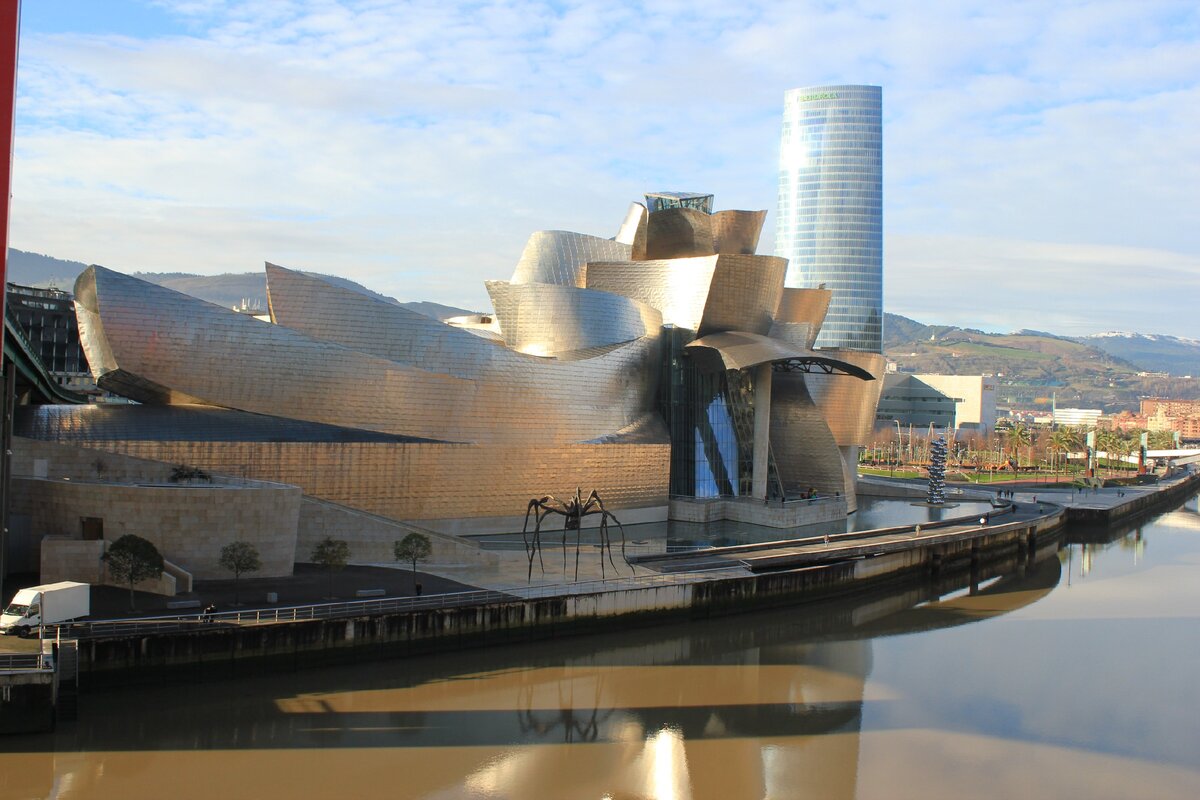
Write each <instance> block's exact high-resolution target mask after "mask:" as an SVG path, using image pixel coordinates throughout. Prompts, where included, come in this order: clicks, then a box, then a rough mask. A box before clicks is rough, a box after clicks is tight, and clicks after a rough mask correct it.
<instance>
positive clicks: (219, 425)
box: [13, 403, 437, 447]
mask: <svg viewBox="0 0 1200 800" xmlns="http://www.w3.org/2000/svg"><path fill="white" fill-rule="evenodd" d="M15 412H16V413H15V415H14V418H13V435H14V436H24V437H26V438H29V439H43V440H46V441H54V442H71V443H74V444H78V445H81V446H83V447H94V446H96V445H97V443H103V442H114V441H148V442H399V443H413V442H436V441H437V440H435V439H420V438H417V437H413V436H398V435H396V434H392V433H379V432H377V431H364V430H360V429H358V428H339V427H337V426H336V425H323V424H321V423H319V422H304V421H303V420H297V419H287V418H286V417H272V416H268V415H266V414H251V413H249V412H246V411H235V410H234V409H230V408H218V407H217V406H196V405H163V406H160V405H132V404H127V403H96V404H90V405H77V406H67V405H57V406H50V405H44V406H41V405H40V406H18V407H17V408H16V409H15Z"/></svg>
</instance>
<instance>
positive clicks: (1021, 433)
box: [1004, 422, 1033, 466]
mask: <svg viewBox="0 0 1200 800" xmlns="http://www.w3.org/2000/svg"><path fill="white" fill-rule="evenodd" d="M1004 438H1005V439H1006V440H1007V442H1008V446H1009V448H1010V449H1011V450H1012V454H1013V459H1014V460H1015V461H1016V463H1017V464H1018V466H1019V465H1020V463H1021V448H1022V447H1028V446H1029V445H1030V443H1032V442H1033V433H1032V432H1031V431H1030V430H1029V428H1026V427H1025V426H1024V425H1022V424H1021V423H1020V422H1017V423H1014V424H1013V426H1012V427H1011V428H1009V429H1008V433H1007V434H1005V437H1004Z"/></svg>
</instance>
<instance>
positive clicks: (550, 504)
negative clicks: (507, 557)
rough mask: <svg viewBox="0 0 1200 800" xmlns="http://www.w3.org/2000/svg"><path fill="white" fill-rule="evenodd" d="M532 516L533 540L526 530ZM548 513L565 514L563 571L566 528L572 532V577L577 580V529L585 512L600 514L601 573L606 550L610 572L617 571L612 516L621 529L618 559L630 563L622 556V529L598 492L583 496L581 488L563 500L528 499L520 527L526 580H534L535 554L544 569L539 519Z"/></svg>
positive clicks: (546, 498)
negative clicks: (526, 563)
mask: <svg viewBox="0 0 1200 800" xmlns="http://www.w3.org/2000/svg"><path fill="white" fill-rule="evenodd" d="M530 514H532V515H533V532H532V533H533V538H532V540H531V539H530V538H529V536H528V535H527V534H528V532H529V515H530ZM551 514H558V515H560V516H562V517H565V518H566V520H565V521H564V523H563V533H562V547H563V571H564V572H566V569H567V531H572V530H573V531H575V580H579V546H580V528H582V527H583V526H582V524H581V523H582V522H583V518H584V517H585V516H587V515H588V514H599V515H600V574H601V575H604V574H605V573H604V554H605V550H607V551H608V563H609V564H612V568H613V571H616V569H617V565H616V563H614V562H613V557H612V540H611V539H610V538H609V535H608V521H609V520H610V519H611V520H612V521H613V522H614V523H616V526H617V528H618V529H619V530H620V531H621V558H622V559H624V560H625V563H626V564H628V563H629V559H627V558H626V557H625V528H623V527H622V526H621V523H620V521H618V520H617V518H616V517H614V516H613V515H612V514H611V513H609V512H608V511H606V510H605V508H604V502H603V501H602V500H601V499H600V495H598V494H596V492H595V490H592V493H591V494H589V495H588V496H587V499H586V500H585V499H584V498H583V490H582V489H576V490H575V496H574V497H572V498H571V499H570V500H567V501H566V502H563V501H562V500H559V499H558V498H557V497H554V496H553V495H546V496H545V497H541V498H534V499H533V500H530V501H529V505H528V506H527V507H526V508H525V525H524V527H522V528H521V539H522V540H523V541H524V542H525V553H526V555H528V556H529V576H528V578H527V579H528V580H533V559H534V557H535V556H536V557H537V559H538V562H539V563H540V564H541V565H542V572H545V571H546V562H545V561H544V560H543V559H542V522H543V521H544V520H545V519H546V517H548V516H550V515H551Z"/></svg>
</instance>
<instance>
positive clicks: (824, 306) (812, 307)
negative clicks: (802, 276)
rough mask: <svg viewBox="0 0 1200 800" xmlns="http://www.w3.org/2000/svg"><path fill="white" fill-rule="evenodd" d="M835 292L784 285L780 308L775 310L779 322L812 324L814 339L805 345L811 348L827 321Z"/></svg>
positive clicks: (776, 319)
mask: <svg viewBox="0 0 1200 800" xmlns="http://www.w3.org/2000/svg"><path fill="white" fill-rule="evenodd" d="M832 298H833V292H831V291H829V290H828V289H793V288H792V287H790V286H787V287H784V289H783V295H782V296H781V297H780V298H779V309H778V310H777V311H776V312H775V321H776V322H777V323H784V324H788V323H808V324H809V325H810V326H811V330H812V336H813V339H810V340H809V342H808V344H806V345H805V347H808V348H809V349H810V350H811V349H812V347H813V343H814V341H815V339H816V336H817V334H818V333H819V332H820V330H821V325H823V324H824V323H825V313H826V312H827V311H829V301H830V300H831V299H832Z"/></svg>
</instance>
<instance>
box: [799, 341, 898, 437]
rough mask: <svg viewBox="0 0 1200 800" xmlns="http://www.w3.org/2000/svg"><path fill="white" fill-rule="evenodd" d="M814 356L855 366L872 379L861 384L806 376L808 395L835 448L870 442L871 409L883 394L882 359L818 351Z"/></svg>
mask: <svg viewBox="0 0 1200 800" xmlns="http://www.w3.org/2000/svg"><path fill="white" fill-rule="evenodd" d="M816 352H817V353H820V354H821V355H824V356H827V357H829V358H836V359H837V360H839V361H846V362H849V363H851V364H856V365H858V366H859V367H861V368H862V369H864V370H866V371H867V372H869V373H871V374H872V375H874V376H875V380H873V381H863V380H859V379H858V378H853V377H850V376H848V375H823V374H816V373H811V374H809V375H808V376H807V386H808V391H809V393H810V394H811V395H812V399H813V402H814V403H816V405H817V407H818V408H819V409H821V413H822V414H823V415H824V416H825V420H826V422H827V423H828V424H829V430H830V431H831V432H832V433H833V437H834V439H835V440H837V443H838V446H839V447H861V446H864V445H866V444H867V443H869V442H870V441H871V435H872V432H873V431H874V428H875V409H876V407H877V406H878V405H879V395H880V393H882V391H883V383H884V382H883V373H884V366H885V364H886V359H885V358H884V357H883V356H882V355H880V354H879V353H864V352H861V351H858V350H838V349H833V348H829V349H818V350H816Z"/></svg>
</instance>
